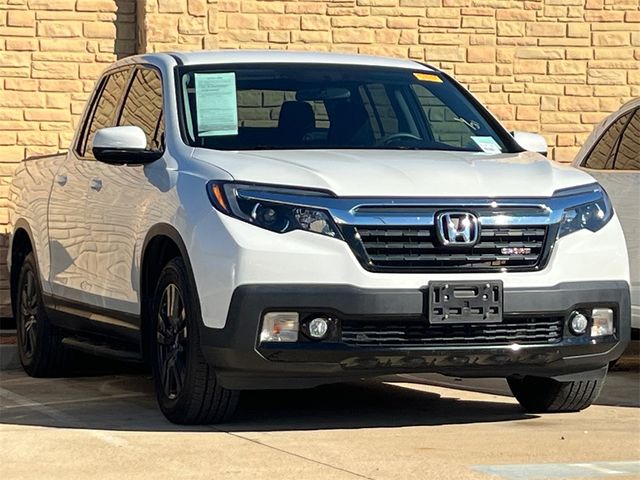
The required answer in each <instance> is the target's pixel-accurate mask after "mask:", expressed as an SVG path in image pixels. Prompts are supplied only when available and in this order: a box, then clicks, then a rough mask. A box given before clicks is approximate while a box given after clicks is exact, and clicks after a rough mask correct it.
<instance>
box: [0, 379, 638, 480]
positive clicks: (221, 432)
mask: <svg viewBox="0 0 640 480" xmlns="http://www.w3.org/2000/svg"><path fill="white" fill-rule="evenodd" d="M621 375H623V377H621V378H620V379H618V380H617V381H616V382H621V383H622V384H623V386H624V385H626V386H628V385H633V384H635V385H636V386H638V385H639V384H638V380H639V377H638V374H637V372H636V373H634V372H625V373H622V374H621ZM441 378H443V377H441ZM391 380H394V381H393V382H362V383H354V384H346V385H334V386H327V387H321V388H318V389H314V390H306V391H274V392H251V393H250V394H248V395H245V396H244V398H243V400H242V401H241V405H240V411H239V414H238V417H237V419H236V421H235V422H234V423H233V424H229V425H222V426H218V427H207V428H205V427H200V428H184V427H178V426H175V425H172V424H170V423H168V422H166V421H165V420H164V418H163V417H162V415H161V414H160V413H159V411H158V410H157V408H156V405H155V400H154V398H153V393H152V386H151V381H150V379H149V377H148V374H147V373H146V372H144V371H136V370H134V369H132V368H131V367H120V368H119V370H114V369H113V368H108V369H107V370H104V369H100V368H98V369H97V370H91V369H89V370H88V371H86V372H84V373H82V374H81V376H77V377H73V378H65V379H31V378H28V377H26V376H25V375H24V374H23V373H22V372H21V371H17V370H15V371H4V372H0V472H2V477H3V478H7V479H9V478H12V479H13V478H16V479H17V478H27V479H29V478H34V479H36V478H37V479H39V478H47V479H54V480H55V479H58V478H59V479H65V480H66V479H73V478H83V479H85V478H119V479H121V478H127V479H129V478H154V479H157V478H178V477H180V478H207V479H209V478H211V479H213V478H215V479H219V478H232V479H233V478H251V479H262V478H265V479H267V478H269V479H289V478H291V479H296V480H300V479H315V478H323V479H324V478H331V479H334V478H335V479H342V478H344V479H349V478H351V479H353V478H368V479H376V480H377V479H396V478H397V479H491V478H495V479H498V478H503V479H510V480H520V479H521V480H532V479H538V478H571V479H575V478H594V476H595V477H596V478H598V477H600V478H605V477H606V478H609V477H611V478H613V477H615V478H639V477H640V435H639V432H640V409H639V408H634V407H622V406H606V405H603V406H594V407H591V408H590V409H588V410H586V411H584V412H581V413H576V414H559V415H543V416H538V415H528V414H525V413H523V412H522V411H521V410H520V408H519V407H518V405H517V404H516V402H515V401H514V400H513V399H512V398H511V397H506V396H503V395H501V393H503V392H495V393H491V392H489V393H481V392H475V391H465V390H459V389H453V388H449V387H447V386H442V385H439V386H437V385H433V384H427V382H428V381H432V382H433V379H431V380H429V379H428V378H427V379H424V378H422V379H421V378H417V379H410V378H401V377H396V378H393V379H391ZM409 380H411V381H416V382H422V383H423V384H419V383H409V382H408V381H409ZM625 388H626V387H625ZM618 390H619V388H618ZM625 391H626V392H627V393H623V394H622V395H623V396H624V395H626V396H627V397H629V398H630V399H629V402H630V403H633V402H635V401H636V400H635V399H634V398H635V397H634V394H633V390H632V389H631V390H625ZM630 392H631V393H630ZM638 396H640V392H639V394H638Z"/></svg>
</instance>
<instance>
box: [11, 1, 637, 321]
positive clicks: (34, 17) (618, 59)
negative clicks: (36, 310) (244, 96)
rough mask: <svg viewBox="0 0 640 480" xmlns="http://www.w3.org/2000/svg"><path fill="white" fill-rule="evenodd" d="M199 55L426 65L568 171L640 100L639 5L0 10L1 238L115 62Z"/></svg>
mask: <svg viewBox="0 0 640 480" xmlns="http://www.w3.org/2000/svg"><path fill="white" fill-rule="evenodd" d="M136 31H137V38H136ZM136 45H137V47H136ZM202 48H207V49H210V48H225V49H226V48H277V49H304V50H320V51H329V50H331V51H341V52H360V53H371V54H382V55H391V56H395V57H402V58H413V59H416V60H422V61H427V62H429V63H432V64H434V65H436V66H439V67H441V68H443V69H445V70H446V71H448V72H451V73H453V74H454V75H455V76H456V78H457V79H458V80H460V81H461V82H462V83H464V84H466V85H467V86H469V87H470V89H471V90H472V91H473V92H474V93H475V94H476V95H477V96H478V97H479V98H480V99H481V100H482V101H483V102H484V103H485V104H486V105H488V106H489V108H490V109H491V110H492V111H493V112H494V113H495V114H496V115H497V116H498V117H499V118H500V119H501V120H502V121H504V122H505V124H506V125H507V127H509V128H511V129H520V130H527V131H538V132H541V133H543V134H544V135H545V137H546V138H547V141H548V142H549V144H550V145H551V153H550V154H551V157H552V158H554V159H556V160H560V161H569V160H571V158H572V156H573V155H574V154H575V153H576V151H577V150H578V149H579V146H580V145H581V144H582V142H583V141H584V140H585V138H586V136H587V135H588V133H589V132H590V131H591V129H592V128H593V126H594V124H595V123H597V122H598V121H599V120H600V119H602V118H603V117H604V116H605V115H607V114H608V113H610V112H612V111H614V110H616V109H617V108H618V107H619V106H620V105H621V104H622V103H623V102H625V101H626V100H628V99H630V98H631V97H634V96H635V97H637V96H640V0H336V1H327V2H322V1H280V0H0V235H1V234H2V233H3V232H4V231H5V230H6V223H7V209H6V207H7V205H6V202H7V200H6V197H7V193H8V188H9V183H10V179H11V174H12V172H13V170H14V168H15V165H16V162H19V161H20V160H21V159H22V158H23V157H24V156H28V155H34V154H41V153H49V152H55V151H58V150H64V149H66V148H67V145H68V143H69V140H70V138H71V135H72V131H73V128H74V126H75V122H76V121H77V119H78V117H79V115H80V113H81V111H82V108H83V104H84V101H85V99H86V97H87V95H88V94H89V92H90V91H91V89H92V88H93V84H94V80H95V78H96V77H97V76H98V75H99V73H100V71H101V70H102V69H103V68H104V67H105V66H106V65H107V64H109V63H111V62H112V61H114V60H116V59H117V58H119V57H122V56H125V55H129V54H131V53H134V51H136V50H138V51H141V52H142V51H160V50H193V49H202ZM3 242H6V239H3V238H2V237H0V257H2V258H0V316H2V315H3V314H6V313H7V311H6V308H4V309H3V307H2V305H3V303H4V304H6V300H7V295H6V290H3V289H2V287H3V285H4V283H6V280H3V279H4V271H3V269H4V267H3V265H4V255H5V254H4V252H3V251H2V250H3V247H2V245H3ZM3 282H4V283H3Z"/></svg>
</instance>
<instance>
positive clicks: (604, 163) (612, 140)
mask: <svg viewBox="0 0 640 480" xmlns="http://www.w3.org/2000/svg"><path fill="white" fill-rule="evenodd" d="M630 117H631V113H627V114H626V115H623V116H622V117H620V118H619V119H618V120H616V121H615V122H614V123H613V124H612V125H610V126H609V128H608V129H607V131H606V132H604V135H602V137H600V140H598V142H597V143H596V146H595V147H594V148H593V150H591V153H590V154H589V156H588V157H587V160H586V162H585V163H584V166H585V167H587V168H595V169H598V170H607V169H611V168H613V160H614V157H615V154H616V151H617V147H618V141H619V140H620V134H621V133H622V130H623V129H624V127H625V125H626V124H627V122H628V121H629V118H630Z"/></svg>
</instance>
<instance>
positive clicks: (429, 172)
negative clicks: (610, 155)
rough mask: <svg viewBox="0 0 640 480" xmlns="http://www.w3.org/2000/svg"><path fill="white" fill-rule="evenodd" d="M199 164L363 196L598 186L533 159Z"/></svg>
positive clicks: (289, 159)
mask: <svg viewBox="0 0 640 480" xmlns="http://www.w3.org/2000/svg"><path fill="white" fill-rule="evenodd" d="M194 158H195V159H197V160H200V161H203V162H207V163H209V164H211V165H216V166H218V167H220V168H223V169H224V170H226V171H227V172H229V174H230V175H231V176H232V177H233V178H235V179H236V180H239V181H248V182H257V183H267V184H276V185H278V184H279V185H283V184H284V185H295V186H301V187H308V188H316V189H318V188H320V189H325V190H330V191H332V192H333V193H335V194H336V195H338V196H365V197H367V196H368V197H454V198H457V197H548V196H551V195H552V194H553V192H554V191H556V190H560V189H563V188H569V187H573V186H576V185H586V184H589V183H593V179H592V178H591V177H590V176H589V175H587V174H585V173H583V172H580V171H579V170H577V169H574V168H571V167H568V166H565V165H560V164H558V163H554V162H551V161H549V160H547V159H546V158H544V157H543V156H542V155H539V154H537V153H532V152H523V153H515V154H501V155H488V154H485V153H481V152H478V153H476V152H444V151H415V150H270V151H265V150H260V151H253V152H252V151H242V152H228V151H213V150H206V149H201V148H196V149H195V150H194Z"/></svg>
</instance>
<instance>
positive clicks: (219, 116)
mask: <svg viewBox="0 0 640 480" xmlns="http://www.w3.org/2000/svg"><path fill="white" fill-rule="evenodd" d="M195 81H196V120H197V121H198V135H199V136H201V137H215V136H222V135H237V134H238V100H237V97H236V74H235V73H233V72H231V73H196V74H195Z"/></svg>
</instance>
